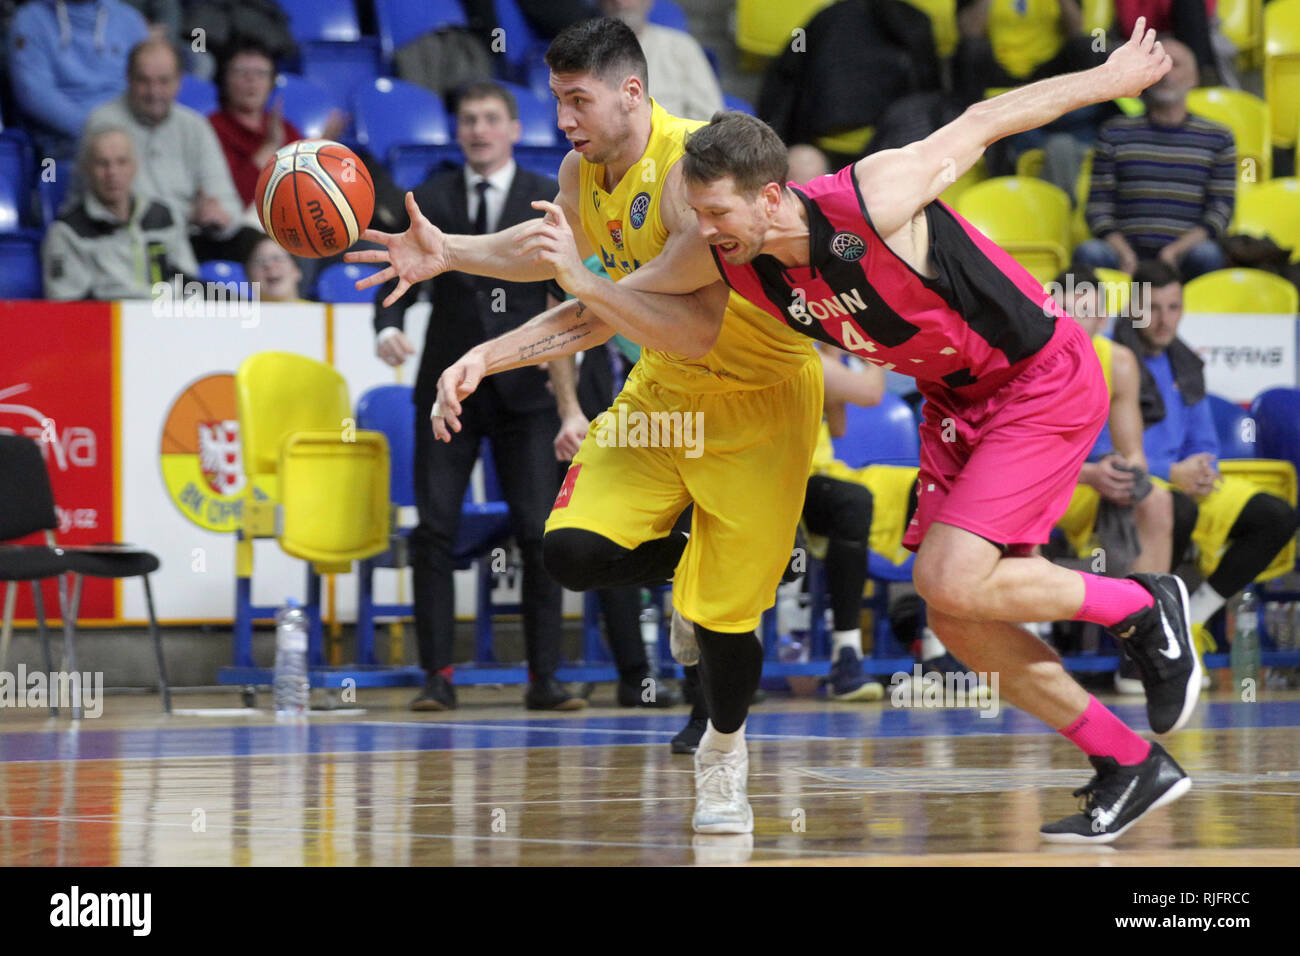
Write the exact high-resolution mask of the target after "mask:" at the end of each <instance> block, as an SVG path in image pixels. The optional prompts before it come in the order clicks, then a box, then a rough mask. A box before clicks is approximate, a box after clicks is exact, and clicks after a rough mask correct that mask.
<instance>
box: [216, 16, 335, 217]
mask: <svg viewBox="0 0 1300 956" xmlns="http://www.w3.org/2000/svg"><path fill="white" fill-rule="evenodd" d="M217 88H218V90H219V91H220V94H219V95H220V97H221V108H220V109H219V110H217V112H215V113H213V114H212V115H211V116H209V117H208V120H209V121H210V122H211V123H212V128H213V129H214V130H216V133H217V139H218V140H219V141H220V142H221V148H222V150H223V151H224V152H225V154H226V163H227V165H229V167H230V175H231V178H232V179H234V181H235V190H236V191H237V192H238V193H239V199H240V201H241V202H242V203H243V204H244V205H245V206H248V205H249V204H251V203H252V201H253V193H254V192H255V191H256V188H257V177H258V175H259V174H260V173H261V171H262V167H263V166H265V165H266V164H267V162H269V161H270V159H271V157H272V156H274V155H275V153H276V150H278V149H279V148H280V147H281V146H284V145H286V144H288V143H292V142H294V141H295V140H299V139H302V138H303V136H302V132H301V131H300V130H299V129H298V127H296V126H294V125H293V123H292V122H290V121H289V120H287V119H285V117H284V113H283V111H282V110H281V107H280V103H279V102H278V101H277V102H276V103H274V104H272V105H271V107H270V108H269V109H268V108H267V105H268V103H270V101H271V93H272V91H273V90H274V89H275V60H274V59H272V57H271V53H270V51H269V50H268V49H267V48H266V47H265V46H263V45H262V43H261V42H260V41H258V40H255V39H247V38H241V39H239V40H237V41H236V42H235V43H234V44H233V45H232V46H231V47H230V49H229V50H228V51H227V52H226V54H225V55H224V56H223V57H222V59H221V62H220V64H219V65H218V67H217ZM343 127H344V118H343V116H342V114H340V113H337V112H336V113H334V114H333V115H332V116H331V117H330V120H329V122H328V123H327V124H326V128H325V130H324V131H323V132H322V134H321V136H322V138H324V139H337V138H338V136H339V134H340V133H342V132H343Z"/></svg>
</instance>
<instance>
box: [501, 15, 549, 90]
mask: <svg viewBox="0 0 1300 956" xmlns="http://www.w3.org/2000/svg"><path fill="white" fill-rule="evenodd" d="M492 7H493V10H494V12H495V13H496V18H497V26H499V27H500V28H501V30H502V37H501V38H502V40H504V41H505V49H503V50H502V51H501V53H500V56H501V57H502V59H503V61H504V66H505V69H503V70H498V71H497V72H498V75H500V76H502V77H504V78H507V79H512V80H516V81H524V80H525V79H526V77H527V73H528V66H529V64H530V63H532V62H533V61H534V59H535V58H536V57H538V56H540V54H541V51H542V49H543V44H542V43H541V41H540V40H539V39H538V37H537V34H536V33H534V32H533V28H532V27H530V26H529V25H528V21H527V20H526V19H525V18H524V15H523V13H521V12H520V10H519V4H518V3H517V2H516V0H492ZM493 55H494V56H496V55H497V54H493Z"/></svg>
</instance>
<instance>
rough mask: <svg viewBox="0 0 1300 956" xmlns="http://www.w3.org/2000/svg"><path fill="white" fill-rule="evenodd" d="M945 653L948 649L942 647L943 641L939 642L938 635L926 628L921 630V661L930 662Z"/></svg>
mask: <svg viewBox="0 0 1300 956" xmlns="http://www.w3.org/2000/svg"><path fill="white" fill-rule="evenodd" d="M947 653H948V648H946V647H944V646H943V641H941V640H939V635H938V634H936V633H934V631H932V630H930V629H929V628H928V627H923V628H921V660H923V661H932V660H934V659H935V658H936V657H943V655H944V654H947Z"/></svg>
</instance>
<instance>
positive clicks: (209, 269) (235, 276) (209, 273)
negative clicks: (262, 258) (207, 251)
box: [199, 259, 248, 282]
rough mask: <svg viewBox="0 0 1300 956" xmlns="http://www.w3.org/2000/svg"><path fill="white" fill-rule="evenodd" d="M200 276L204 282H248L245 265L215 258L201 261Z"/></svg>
mask: <svg viewBox="0 0 1300 956" xmlns="http://www.w3.org/2000/svg"><path fill="white" fill-rule="evenodd" d="M199 278H200V279H202V280H203V281H204V282H247V281H248V276H246V275H245V274H244V267H243V266H242V265H240V264H239V263H238V262H230V261H229V260H226V259H213V260H211V261H209V262H200V263H199Z"/></svg>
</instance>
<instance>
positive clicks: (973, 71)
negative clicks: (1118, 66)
mask: <svg viewBox="0 0 1300 956" xmlns="http://www.w3.org/2000/svg"><path fill="white" fill-rule="evenodd" d="M957 28H958V31H959V32H960V34H961V39H960V40H959V41H958V43H957V50H956V52H955V53H954V54H953V84H954V86H955V87H956V92H957V94H958V95H959V96H960V97H961V98H962V100H963V102H966V103H973V102H975V101H976V100H982V99H983V98H984V94H985V91H986V90H987V89H989V88H990V87H1006V86H1020V85H1021V84H1023V83H1028V82H1031V81H1033V80H1041V79H1044V78H1046V77H1049V76H1056V75H1057V74H1058V73H1072V72H1074V71H1075V70H1086V69H1088V68H1089V67H1091V66H1096V65H1097V64H1098V63H1100V62H1101V61H1102V60H1103V59H1104V58H1105V54H1104V53H1099V52H1094V50H1093V48H1092V47H1093V41H1092V37H1090V36H1088V35H1087V34H1086V33H1084V32H1083V10H1082V8H1081V7H1080V5H1079V2H1078V0H957Z"/></svg>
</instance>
